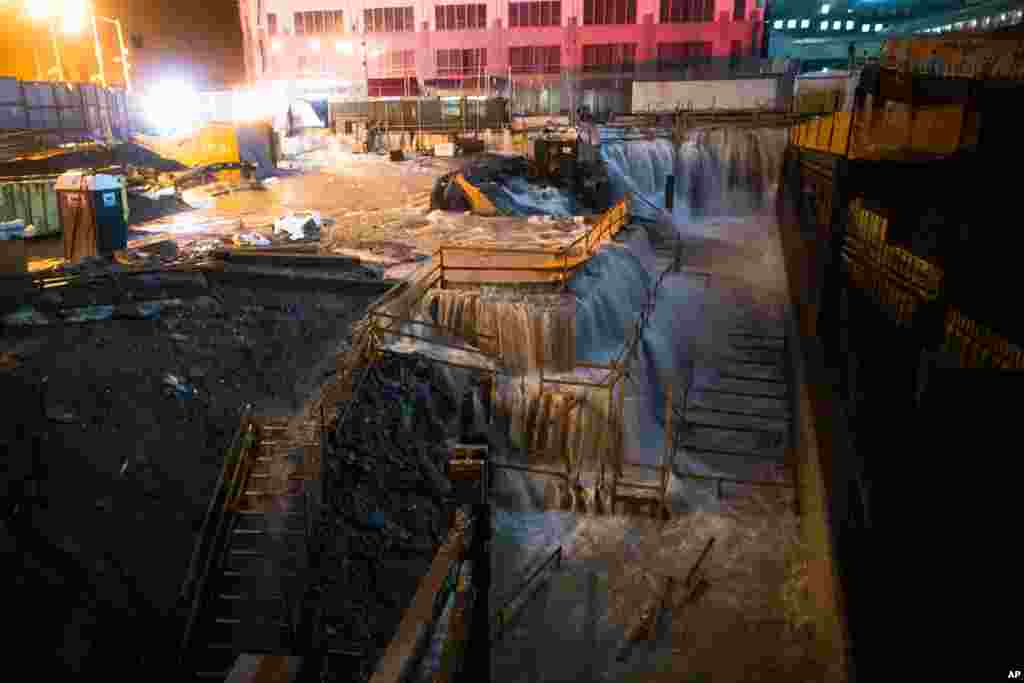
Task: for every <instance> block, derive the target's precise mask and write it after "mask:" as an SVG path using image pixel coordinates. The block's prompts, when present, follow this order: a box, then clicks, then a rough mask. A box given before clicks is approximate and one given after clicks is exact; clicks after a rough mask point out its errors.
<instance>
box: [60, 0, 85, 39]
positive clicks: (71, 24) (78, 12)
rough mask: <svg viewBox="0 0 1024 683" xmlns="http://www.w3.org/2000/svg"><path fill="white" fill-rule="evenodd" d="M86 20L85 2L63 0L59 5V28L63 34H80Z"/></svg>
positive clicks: (81, 0)
mask: <svg viewBox="0 0 1024 683" xmlns="http://www.w3.org/2000/svg"><path fill="white" fill-rule="evenodd" d="M88 20H89V7H88V5H87V4H86V2H85V0H65V1H64V2H63V3H62V4H61V8H60V28H61V30H62V31H63V32H64V33H69V34H77V33H81V32H82V31H84V30H85V25H86V23H87V22H88Z"/></svg>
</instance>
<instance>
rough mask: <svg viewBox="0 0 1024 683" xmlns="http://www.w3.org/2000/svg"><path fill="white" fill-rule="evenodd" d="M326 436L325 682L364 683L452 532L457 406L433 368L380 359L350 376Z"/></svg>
mask: <svg viewBox="0 0 1024 683" xmlns="http://www.w3.org/2000/svg"><path fill="white" fill-rule="evenodd" d="M353 379H354V383H353V386H354V387H356V393H355V400H354V401H352V402H351V403H343V404H341V405H340V406H339V412H340V414H339V420H338V426H337V429H336V430H335V431H334V432H333V433H332V434H330V435H329V443H328V452H327V458H328V460H327V470H328V475H327V481H328V486H327V497H328V502H329V508H328V510H329V514H328V515H327V516H328V518H329V520H330V521H329V522H328V525H329V527H330V528H328V529H326V530H325V531H326V533H325V537H326V538H327V539H329V540H328V541H327V546H326V548H325V549H324V556H323V558H322V560H321V564H322V569H323V572H322V577H323V581H324V584H325V585H324V588H323V594H322V597H323V600H322V606H323V615H322V620H323V621H322V624H323V631H324V636H325V639H326V645H327V650H328V652H329V656H328V658H327V663H326V666H327V668H328V670H329V675H328V677H327V680H339V681H363V680H368V679H369V677H370V675H372V673H373V670H374V668H375V667H376V664H377V661H378V660H379V658H380V656H381V655H382V654H383V652H384V649H385V648H386V647H387V645H388V643H389V641H390V640H391V638H392V637H393V636H394V633H395V631H396V629H397V627H398V624H399V622H400V620H401V618H402V614H403V612H404V610H405V608H406V607H407V606H408V605H409V603H410V602H411V600H412V597H413V595H414V594H415V592H416V589H417V587H418V584H419V581H420V579H421V578H422V577H423V575H425V574H426V573H427V571H428V569H429V567H430V564H431V562H432V560H433V557H434V554H435V553H436V552H437V549H438V548H439V546H440V545H441V543H443V542H444V539H445V538H446V537H447V535H448V531H449V528H450V515H451V508H450V507H449V504H448V503H447V502H446V500H445V498H446V496H447V495H448V494H449V485H448V481H447V479H446V478H445V476H444V465H445V460H446V459H447V457H448V455H447V450H446V447H445V441H446V439H449V438H456V437H458V431H459V424H460V420H459V419H458V418H459V415H458V403H457V402H456V400H455V397H454V396H453V395H452V390H451V389H450V388H449V386H448V385H447V383H446V382H445V380H444V378H443V377H442V376H441V375H440V372H439V371H438V369H437V367H436V366H435V365H433V364H431V363H429V362H426V361H423V360H422V359H417V358H415V357H405V356H397V355H388V356H385V358H384V359H383V360H381V361H380V362H378V363H377V364H375V365H374V366H372V367H370V368H369V369H363V370H360V371H357V374H356V376H355V377H354V378H353Z"/></svg>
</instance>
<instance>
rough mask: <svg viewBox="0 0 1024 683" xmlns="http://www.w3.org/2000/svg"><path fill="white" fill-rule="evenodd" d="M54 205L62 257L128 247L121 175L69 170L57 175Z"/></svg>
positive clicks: (109, 252)
mask: <svg viewBox="0 0 1024 683" xmlns="http://www.w3.org/2000/svg"><path fill="white" fill-rule="evenodd" d="M54 189H55V190H56V191H57V208H58V211H59V212H60V221H61V226H62V227H63V231H64V258H65V259H67V260H68V261H69V262H71V263H74V262H76V261H80V260H81V259H83V258H86V257H89V256H110V255H112V254H113V253H114V252H115V251H117V250H119V249H124V248H126V247H127V246H128V221H127V217H126V212H125V192H124V178H123V177H121V176H114V175H106V174H94V173H89V172H88V171H68V172H67V173H64V174H63V175H61V176H60V177H59V178H57V184H56V185H55V187H54Z"/></svg>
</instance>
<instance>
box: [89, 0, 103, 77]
mask: <svg viewBox="0 0 1024 683" xmlns="http://www.w3.org/2000/svg"><path fill="white" fill-rule="evenodd" d="M89 5H90V6H89V10H90V12H89V14H90V15H91V16H90V19H91V20H92V42H93V48H94V49H95V51H96V64H97V66H98V68H99V77H100V85H102V86H103V87H104V88H106V87H107V77H106V74H105V73H104V69H103V48H102V46H101V45H100V32H99V29H97V27H96V7H95V6H93V5H92V3H89Z"/></svg>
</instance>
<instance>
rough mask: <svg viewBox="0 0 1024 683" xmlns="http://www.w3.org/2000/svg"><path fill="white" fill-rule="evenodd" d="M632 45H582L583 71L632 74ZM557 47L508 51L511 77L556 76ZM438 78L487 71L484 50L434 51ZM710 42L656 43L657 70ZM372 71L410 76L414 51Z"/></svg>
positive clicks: (685, 60)
mask: <svg viewBox="0 0 1024 683" xmlns="http://www.w3.org/2000/svg"><path fill="white" fill-rule="evenodd" d="M636 49H637V46H636V44H635V43H618V44H604V45H584V46H583V70H584V71H625V72H629V71H632V70H633V68H634V65H635V62H636ZM741 51H742V44H741V43H740V41H734V43H733V46H732V52H733V55H734V56H738V55H739V54H740V52H741ZM561 52H562V50H561V47H560V46H558V45H542V46H524V47H512V48H509V55H508V57H509V60H508V61H509V68H510V70H511V72H512V73H513V74H523V73H558V72H559V70H560V69H561ZM435 59H436V66H437V73H438V75H439V76H450V75H459V74H473V73H480V72H483V71H485V70H486V68H487V48H474V49H459V48H453V49H440V50H436V51H435ZM710 59H711V43H707V42H688V43H659V44H658V69H659V70H663V71H664V70H670V69H676V68H681V67H687V66H699V65H703V64H709V63H710ZM320 60H321V58H320V57H319V56H313V57H309V56H306V55H300V56H299V70H300V71H301V70H305V69H306V68H307V67H309V66H311V65H314V64H317V65H319V64H321V61H320ZM372 63H373V64H374V70H375V71H381V70H382V71H386V72H388V73H411V72H414V71H415V69H416V53H415V50H392V51H388V52H384V53H382V54H379V55H377V56H376V57H375V61H373V62H372Z"/></svg>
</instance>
